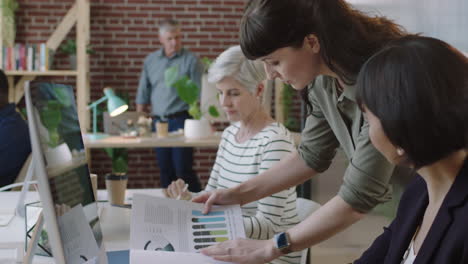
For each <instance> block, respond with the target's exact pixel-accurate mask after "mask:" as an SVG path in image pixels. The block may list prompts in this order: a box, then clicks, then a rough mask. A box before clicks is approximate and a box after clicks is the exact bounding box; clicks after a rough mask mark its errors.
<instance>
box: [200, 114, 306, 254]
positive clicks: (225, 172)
mask: <svg viewBox="0 0 468 264" xmlns="http://www.w3.org/2000/svg"><path fill="white" fill-rule="evenodd" d="M239 126H240V124H239V123H236V124H233V125H231V126H229V127H228V128H226V129H225V130H224V132H223V135H222V138H221V142H220V144H219V148H218V153H217V155H216V161H215V164H214V166H213V169H212V171H211V175H210V179H209V181H208V185H207V186H206V189H205V190H206V191H211V190H214V189H226V188H230V187H234V186H236V185H238V184H240V183H242V182H245V181H247V180H249V179H251V178H253V177H255V176H256V175H258V174H260V173H262V172H264V171H266V170H268V169H269V168H270V167H272V166H273V165H274V164H275V162H278V161H279V160H280V159H282V158H283V157H285V156H286V155H287V154H289V153H290V152H292V151H294V149H295V147H294V143H293V142H294V141H293V139H292V136H291V134H290V132H289V131H288V130H287V129H286V128H285V127H284V126H283V125H282V124H279V123H276V122H275V123H271V124H270V125H268V126H266V127H265V128H263V130H262V131H260V132H259V133H257V134H256V135H255V136H253V137H252V138H250V139H249V140H247V141H245V142H243V143H238V142H237V141H236V139H235V135H236V133H237V132H238V131H239ZM242 212H243V217H244V227H245V232H246V236H247V237H249V238H252V239H270V238H272V237H273V235H274V234H275V233H279V232H281V231H285V230H287V229H289V228H291V227H293V226H294V225H296V224H298V223H299V222H300V221H299V217H298V214H297V211H296V190H295V188H294V187H292V188H289V189H286V190H283V191H281V192H279V193H276V194H273V195H271V196H268V197H265V198H263V199H260V200H258V201H255V202H252V203H249V204H246V205H243V206H242ZM299 261H300V252H294V253H291V254H288V255H286V256H283V257H281V258H279V259H276V260H274V261H273V262H271V263H299Z"/></svg>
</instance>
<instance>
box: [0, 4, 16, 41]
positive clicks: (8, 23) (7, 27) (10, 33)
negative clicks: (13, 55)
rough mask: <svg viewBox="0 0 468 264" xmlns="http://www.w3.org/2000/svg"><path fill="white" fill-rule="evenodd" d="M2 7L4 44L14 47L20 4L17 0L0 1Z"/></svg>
mask: <svg viewBox="0 0 468 264" xmlns="http://www.w3.org/2000/svg"><path fill="white" fill-rule="evenodd" d="M0 6H1V7H2V19H3V21H2V23H3V29H2V30H3V32H2V34H3V42H4V43H5V44H7V45H8V46H10V47H12V46H13V45H14V44H15V36H16V25H15V12H16V10H17V9H18V2H17V1H16V0H0Z"/></svg>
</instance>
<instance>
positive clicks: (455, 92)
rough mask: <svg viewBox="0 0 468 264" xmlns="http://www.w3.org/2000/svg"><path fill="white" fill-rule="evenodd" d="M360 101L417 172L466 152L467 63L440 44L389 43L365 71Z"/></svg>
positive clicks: (419, 40) (426, 40)
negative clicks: (378, 121) (419, 169)
mask: <svg viewBox="0 0 468 264" xmlns="http://www.w3.org/2000/svg"><path fill="white" fill-rule="evenodd" d="M357 99H358V103H359V104H360V105H364V106H366V108H367V109H369V110H370V111H371V112H372V113H373V114H374V115H375V116H376V117H377V118H379V119H380V122H381V124H382V128H383V130H384V133H385V134H386V135H387V137H388V138H389V140H390V142H391V143H392V144H393V145H395V146H398V147H401V148H403V149H404V150H405V153H406V159H407V162H409V163H410V164H412V165H413V166H414V167H415V168H420V167H422V166H425V165H428V164H431V163H433V162H435V161H437V160H440V159H442V158H444V157H446V156H448V155H449V154H451V153H453V152H455V151H458V150H461V149H466V148H467V135H468V128H467V124H468V58H467V57H465V56H464V55H463V54H462V53H461V52H459V51H457V50H456V49H455V48H453V47H451V46H450V45H449V44H447V43H445V42H443V41H441V40H438V39H434V38H430V37H421V36H416V35H412V36H406V37H403V38H401V39H399V40H396V41H393V42H391V43H390V44H389V45H388V46H386V47H385V48H383V49H382V50H381V51H380V52H378V53H377V54H375V55H374V56H372V57H371V58H370V59H369V61H367V62H366V63H365V65H364V66H363V67H362V70H361V72H360V73H359V76H358V79H357Z"/></svg>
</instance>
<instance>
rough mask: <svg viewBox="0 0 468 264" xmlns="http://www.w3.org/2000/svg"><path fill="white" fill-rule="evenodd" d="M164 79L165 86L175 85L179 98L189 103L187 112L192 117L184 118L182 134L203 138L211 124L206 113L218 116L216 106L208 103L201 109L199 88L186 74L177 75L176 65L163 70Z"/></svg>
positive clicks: (209, 129) (209, 130)
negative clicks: (204, 108) (205, 116)
mask: <svg viewBox="0 0 468 264" xmlns="http://www.w3.org/2000/svg"><path fill="white" fill-rule="evenodd" d="M164 79H165V82H166V86H167V87H171V86H173V87H175V88H176V91H177V94H178V95H179V97H180V99H181V100H182V101H184V102H186V103H187V104H188V105H189V110H188V112H189V114H190V116H191V117H192V118H193V119H187V120H185V124H184V135H185V137H186V138H203V137H207V136H210V135H211V134H212V131H211V126H210V124H209V121H208V120H207V119H206V118H203V117H204V115H205V114H206V113H209V114H210V115H211V116H212V117H219V112H218V109H217V108H216V106H214V105H210V106H209V107H208V109H206V110H205V111H203V110H202V109H200V103H199V101H198V98H199V94H200V88H199V87H198V85H197V84H196V83H195V82H193V81H192V80H191V79H190V78H189V77H187V76H186V75H184V76H182V77H179V73H178V69H177V67H176V66H173V67H170V68H168V69H167V70H166V71H165V72H164Z"/></svg>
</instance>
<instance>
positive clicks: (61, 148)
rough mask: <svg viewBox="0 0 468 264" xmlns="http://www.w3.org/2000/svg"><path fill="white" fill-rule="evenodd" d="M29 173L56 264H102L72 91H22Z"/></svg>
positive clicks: (44, 87)
mask: <svg viewBox="0 0 468 264" xmlns="http://www.w3.org/2000/svg"><path fill="white" fill-rule="evenodd" d="M25 98H26V108H27V114H28V124H29V132H30V137H31V145H32V153H33V154H32V155H33V159H34V164H35V166H34V174H35V176H36V178H37V180H38V190H39V196H40V199H41V203H42V206H43V215H44V220H45V229H46V231H47V234H48V238H49V242H50V246H51V249H52V254H53V257H54V260H55V263H56V264H65V263H66V264H82V263H100V264H101V263H104V264H106V263H107V257H106V253H105V250H104V246H103V239H102V231H101V226H100V222H99V218H98V210H97V203H96V198H95V197H94V194H93V190H92V185H91V181H90V177H89V169H88V164H87V161H86V157H85V150H84V145H83V140H82V137H81V132H80V126H79V123H78V117H77V111H76V103H75V99H74V94H73V89H72V87H70V86H67V85H59V84H51V83H40V84H38V85H36V86H35V87H34V88H32V89H29V87H26V88H25Z"/></svg>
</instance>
